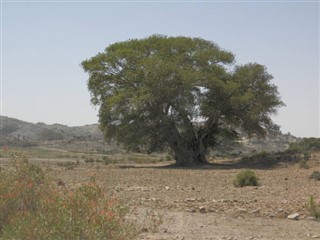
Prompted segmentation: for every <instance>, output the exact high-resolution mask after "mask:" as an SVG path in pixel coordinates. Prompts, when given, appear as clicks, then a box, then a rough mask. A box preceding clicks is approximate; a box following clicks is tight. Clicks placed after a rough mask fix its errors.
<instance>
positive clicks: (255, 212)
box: [250, 208, 261, 214]
mask: <svg viewBox="0 0 320 240" xmlns="http://www.w3.org/2000/svg"><path fill="white" fill-rule="evenodd" d="M260 212H261V209H260V208H257V209H254V210H252V211H251V212H250V213H251V214H259V213H260Z"/></svg>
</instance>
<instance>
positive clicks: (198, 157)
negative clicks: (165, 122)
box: [167, 124, 209, 167]
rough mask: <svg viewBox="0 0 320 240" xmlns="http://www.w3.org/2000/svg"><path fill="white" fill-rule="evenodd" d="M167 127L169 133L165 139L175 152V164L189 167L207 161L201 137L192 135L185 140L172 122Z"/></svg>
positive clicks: (206, 162)
mask: <svg viewBox="0 0 320 240" xmlns="http://www.w3.org/2000/svg"><path fill="white" fill-rule="evenodd" d="M169 129H170V135H169V136H168V139H167V141H168V143H169V146H170V148H171V150H172V151H173V152H174V154H175V160H176V165H177V166H183V167H190V166H195V165H201V164H208V163H209V162H208V161H207V159H206V156H205V155H206V151H207V149H206V148H205V147H204V144H203V137H201V138H197V137H196V136H193V137H192V138H191V139H189V140H186V139H184V138H182V137H181V135H180V133H179V131H178V129H177V128H176V127H175V126H174V124H171V125H170V127H169Z"/></svg>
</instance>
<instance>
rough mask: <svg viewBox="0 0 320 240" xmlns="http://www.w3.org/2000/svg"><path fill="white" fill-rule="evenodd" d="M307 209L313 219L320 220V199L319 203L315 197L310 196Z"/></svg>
mask: <svg viewBox="0 0 320 240" xmlns="http://www.w3.org/2000/svg"><path fill="white" fill-rule="evenodd" d="M305 208H306V209H307V211H308V212H309V214H310V216H311V217H314V218H315V219H318V220H320V199H319V200H318V203H317V202H316V200H315V199H314V197H313V196H310V198H309V201H308V203H307V204H306V206H305Z"/></svg>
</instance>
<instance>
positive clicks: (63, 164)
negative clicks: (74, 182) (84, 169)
mask: <svg viewBox="0 0 320 240" xmlns="http://www.w3.org/2000/svg"><path fill="white" fill-rule="evenodd" d="M79 164H80V163H79V162H71V161H68V162H58V163H57V166H59V167H64V168H65V169H66V170H72V169H74V168H75V167H77V166H79Z"/></svg>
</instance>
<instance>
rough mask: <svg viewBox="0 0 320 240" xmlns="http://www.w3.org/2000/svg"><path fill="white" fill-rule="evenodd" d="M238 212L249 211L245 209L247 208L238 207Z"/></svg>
mask: <svg viewBox="0 0 320 240" xmlns="http://www.w3.org/2000/svg"><path fill="white" fill-rule="evenodd" d="M237 212H238V213H247V209H245V208H238V209H237Z"/></svg>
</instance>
